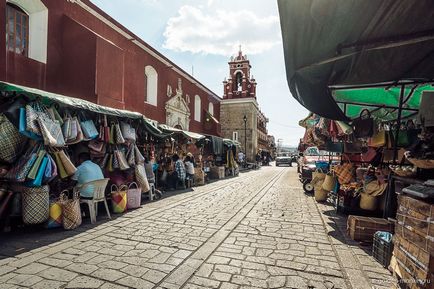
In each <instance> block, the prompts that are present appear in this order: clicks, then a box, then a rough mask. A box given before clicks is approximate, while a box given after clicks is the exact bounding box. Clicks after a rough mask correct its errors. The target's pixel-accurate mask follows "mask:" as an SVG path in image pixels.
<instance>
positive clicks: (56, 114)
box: [48, 105, 63, 125]
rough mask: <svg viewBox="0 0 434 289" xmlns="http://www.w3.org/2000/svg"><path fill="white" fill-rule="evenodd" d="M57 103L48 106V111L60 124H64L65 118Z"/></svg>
mask: <svg viewBox="0 0 434 289" xmlns="http://www.w3.org/2000/svg"><path fill="white" fill-rule="evenodd" d="M56 106H57V105H53V106H51V107H49V108H48V113H50V116H51V118H52V119H55V120H57V121H58V122H59V124H60V125H63V118H62V117H61V116H60V114H59V111H58V110H57V108H56Z"/></svg>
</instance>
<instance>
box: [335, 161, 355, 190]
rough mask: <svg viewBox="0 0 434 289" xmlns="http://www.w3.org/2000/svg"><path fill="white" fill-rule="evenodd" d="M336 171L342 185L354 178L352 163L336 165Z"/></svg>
mask: <svg viewBox="0 0 434 289" xmlns="http://www.w3.org/2000/svg"><path fill="white" fill-rule="evenodd" d="M334 172H335V174H336V176H337V177H338V181H339V183H340V184H341V185H343V184H348V183H349V182H351V180H352V179H353V165H352V164H351V163H344V164H343V165H339V166H335V167H334Z"/></svg>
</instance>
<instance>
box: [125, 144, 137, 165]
mask: <svg viewBox="0 0 434 289" xmlns="http://www.w3.org/2000/svg"><path fill="white" fill-rule="evenodd" d="M127 161H128V165H129V166H130V167H134V166H135V165H136V154H135V150H134V145H133V144H130V147H129V148H128V153H127Z"/></svg>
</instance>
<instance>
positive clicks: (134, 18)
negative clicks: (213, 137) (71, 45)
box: [92, 0, 307, 145]
mask: <svg viewBox="0 0 434 289" xmlns="http://www.w3.org/2000/svg"><path fill="white" fill-rule="evenodd" d="M92 2H93V3H95V4H96V5H97V6H98V7H100V8H101V9H102V10H104V11H105V12H106V13H108V14H109V15H110V16H111V17H113V18H114V19H116V20H117V21H119V22H120V23H121V24H122V25H124V26H125V27H127V28H128V29H129V30H131V31H132V32H133V33H135V34H136V35H138V36H139V37H141V38H142V39H143V40H144V41H146V42H147V43H149V44H150V45H151V46H153V47H154V48H156V49H157V50H158V51H160V52H161V53H162V54H164V55H165V56H166V57H168V58H169V59H171V60H172V61H173V62H175V63H176V64H177V65H179V66H180V67H182V68H183V69H184V70H185V71H187V72H190V73H191V72H192V67H193V74H194V77H195V78H197V79H198V80H199V81H200V82H202V83H203V84H205V85H206V86H207V87H209V88H210V89H211V90H212V91H214V92H215V93H216V94H217V95H219V96H222V91H223V85H222V81H223V79H224V78H225V77H227V76H228V72H229V69H228V64H227V62H228V60H229V58H230V56H231V55H235V54H236V53H237V51H238V45H240V44H241V46H242V50H243V52H244V53H245V54H247V56H248V58H249V59H250V64H251V65H252V70H251V73H252V74H253V75H254V77H255V79H256V81H257V82H258V87H257V100H258V102H259V105H260V107H261V110H262V111H263V112H264V113H265V115H266V116H267V117H268V118H269V120H270V122H269V123H268V130H269V133H270V134H272V135H274V136H275V138H276V140H277V139H279V138H281V139H282V140H283V143H284V144H286V145H296V144H297V143H298V140H299V138H300V137H302V136H303V132H304V130H303V129H302V128H301V127H299V126H298V121H299V120H300V119H302V118H304V117H305V116H306V115H307V111H306V110H305V109H304V108H303V107H302V106H301V105H300V104H298V102H297V101H296V100H295V99H294V98H292V96H291V95H290V92H289V89H288V85H287V82H286V74H285V65H284V57H283V50H282V43H281V36H280V24H279V17H278V10H277V1H275V0H236V1H234V0H232V1H230V0H110V1H108V0H92Z"/></svg>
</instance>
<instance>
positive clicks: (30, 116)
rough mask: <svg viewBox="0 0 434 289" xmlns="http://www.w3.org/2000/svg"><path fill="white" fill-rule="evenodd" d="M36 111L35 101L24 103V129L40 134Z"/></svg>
mask: <svg viewBox="0 0 434 289" xmlns="http://www.w3.org/2000/svg"><path fill="white" fill-rule="evenodd" d="M38 113H39V112H38V110H37V109H36V104H35V103H32V104H27V105H26V130H27V131H30V132H33V133H34V134H36V135H38V136H42V133H41V131H40V129H39V126H38Z"/></svg>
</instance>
